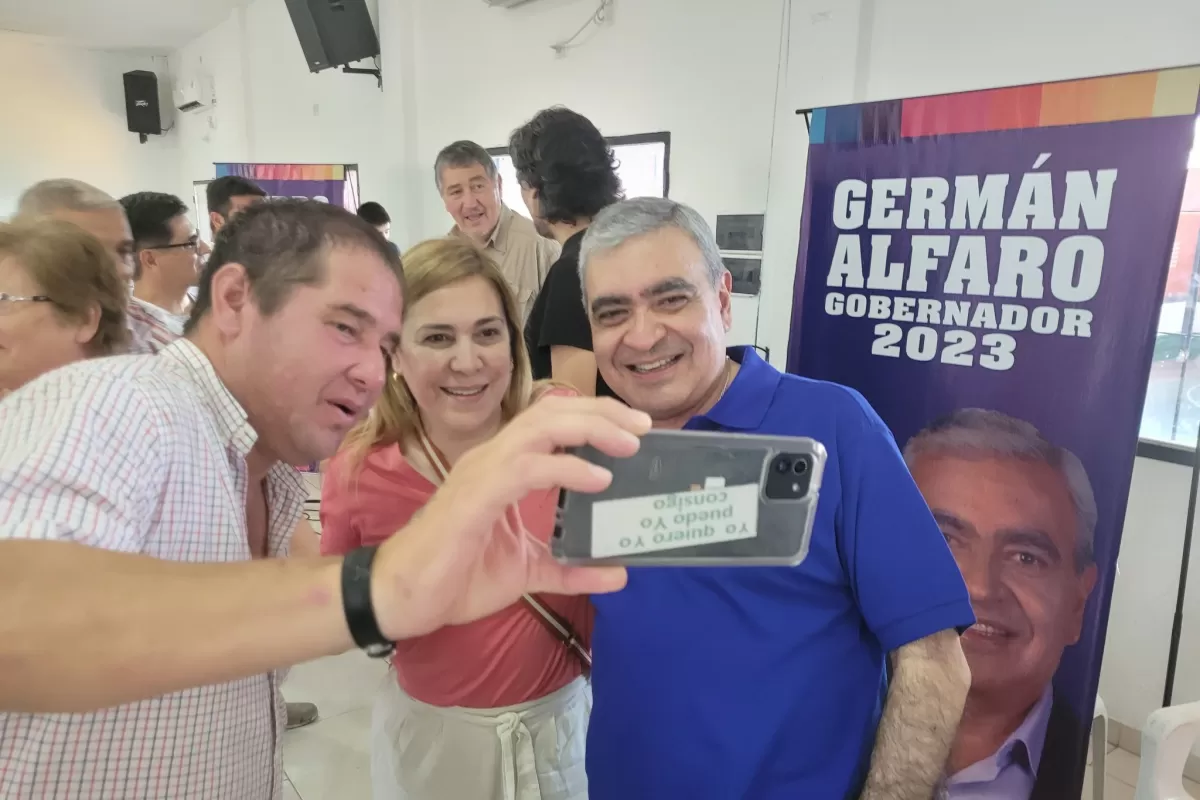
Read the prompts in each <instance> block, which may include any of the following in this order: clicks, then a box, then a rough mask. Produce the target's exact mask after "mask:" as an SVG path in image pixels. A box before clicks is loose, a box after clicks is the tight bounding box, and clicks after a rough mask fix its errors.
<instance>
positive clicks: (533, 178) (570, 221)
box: [509, 107, 621, 397]
mask: <svg viewBox="0 0 1200 800" xmlns="http://www.w3.org/2000/svg"><path fill="white" fill-rule="evenodd" d="M509 154H510V155H511V156H512V160H513V167H514V168H515V169H516V172H517V181H518V182H519V183H520V184H521V196H522V198H524V200H525V206H526V207H527V208H528V209H529V214H530V216H532V217H533V221H534V225H535V226H536V227H537V229H538V233H540V234H542V235H543V236H546V237H549V238H552V239H554V240H556V241H557V242H558V243H559V244H561V245H562V255H561V256H560V257H559V259H558V261H556V262H555V263H554V265H553V266H551V267H550V271H549V272H548V273H547V274H546V280H545V283H544V284H543V285H542V289H541V291H540V292H539V293H538V297H537V300H535V301H534V304H533V308H532V309H531V310H530V313H529V320H528V322H527V323H526V325H525V341H526V344H527V345H528V346H529V360H530V362H531V364H532V366H533V377H534V378H535V379H538V380H541V379H544V378H554V379H555V380H559V381H565V382H567V383H569V384H571V385H572V386H574V387H575V388H576V389H578V390H579V391H580V392H582V393H584V394H595V395H598V396H609V397H615V395H614V394H613V392H612V390H611V389H610V388H609V386H608V384H607V383H605V382H604V379H603V378H602V377H600V375H599V374H598V373H597V372H596V357H595V355H593V353H592V330H591V326H590V323H589V322H588V317H587V311H586V310H585V309H584V307H583V285H582V284H581V283H580V280H579V247H580V244H581V243H582V242H583V233H584V231H586V230H587V227H588V225H589V224H591V221H592V218H593V217H594V216H596V214H598V213H600V211H601V210H602V209H604V208H605V207H606V206H610V205H612V204H613V203H615V202H617V201H618V200H620V199H621V179H620V178H619V177H618V176H617V163H616V159H615V158H614V156H613V152H612V150H611V149H610V148H609V146H608V142H606V141H605V140H604V137H603V136H602V135H601V134H600V131H599V130H598V129H597V128H596V126H595V125H593V124H592V123H591V121H590V120H588V119H587V117H584V116H582V115H580V114H577V113H575V112H574V111H571V110H569V109H566V108H562V107H555V108H548V109H545V110H544V111H539V112H538V113H537V115H536V116H534V118H533V119H531V120H530V121H529V122H527V123H525V124H524V125H522V126H521V127H520V128H517V130H515V131H513V134H512V137H511V139H510V140H509Z"/></svg>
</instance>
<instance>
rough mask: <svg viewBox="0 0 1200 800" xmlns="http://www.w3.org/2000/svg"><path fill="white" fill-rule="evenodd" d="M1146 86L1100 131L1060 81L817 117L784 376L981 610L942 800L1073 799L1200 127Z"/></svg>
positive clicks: (1180, 103) (1187, 107)
mask: <svg viewBox="0 0 1200 800" xmlns="http://www.w3.org/2000/svg"><path fill="white" fill-rule="evenodd" d="M1146 75H1147V76H1149V77H1147V78H1145V79H1144V80H1143V82H1142V84H1139V86H1140V89H1139V91H1140V90H1145V91H1147V92H1148V93H1149V94H1148V97H1149V99H1148V100H1146V101H1145V103H1144V104H1143V106H1142V111H1141V112H1138V113H1135V112H1132V111H1127V112H1121V113H1113V112H1112V109H1111V108H1109V109H1107V111H1106V113H1109V117H1108V121H1100V120H1092V119H1079V120H1075V121H1072V120H1069V119H1068V120H1064V119H1063V117H1064V116H1066V115H1065V114H1064V113H1059V114H1058V115H1057V119H1056V117H1055V114H1054V113H1052V108H1051V106H1050V105H1049V104H1050V102H1051V100H1052V99H1053V98H1054V97H1055V96H1056V94H1055V93H1056V92H1057V93H1059V94H1060V95H1061V93H1062V92H1063V89H1062V88H1061V85H1058V84H1047V85H1045V86H1038V87H1021V88H1020V89H1019V90H997V91H996V92H990V93H982V92H981V93H971V94H964V95H949V96H945V97H941V98H924V99H922V100H920V101H901V102H896V103H879V104H869V105H864V106H848V107H839V108H830V109H817V110H816V111H815V112H814V115H813V121H812V128H811V131H812V135H811V137H810V148H809V155H808V179H807V184H806V188H805V193H806V198H805V199H806V202H805V210H804V219H803V222H802V226H803V227H802V233H801V252H800V256H799V265H798V270H797V277H796V287H795V305H794V312H793V323H792V325H793V329H792V335H791V341H790V345H789V348H790V349H789V353H788V369H789V371H791V372H795V373H798V374H800V375H805V376H809V377H813V378H819V379H823V380H829V381H834V382H837V383H841V384H845V385H848V386H851V387H853V388H855V389H857V390H858V391H860V392H862V394H863V395H864V396H865V397H866V398H867V400H868V401H869V402H870V403H871V404H872V406H874V408H875V409H876V410H877V411H878V412H879V414H880V415H881V416H882V418H883V419H884V421H885V422H886V423H887V424H888V425H889V426H890V428H891V429H892V432H893V433H894V435H895V437H896V441H897V444H898V446H899V447H900V448H901V449H902V450H904V451H905V458H906V461H907V462H908V464H909V467H910V470H911V471H912V473H913V477H914V479H915V480H916V482H917V485H918V487H919V488H920V489H921V491H922V493H923V494H924V496H925V499H926V501H927V502H928V503H929V505H930V507H931V509H932V510H933V512H934V515H935V517H936V518H937V519H938V522H939V524H940V525H941V528H942V531H943V533H944V534H945V535H946V538H947V542H948V544H949V547H950V549H951V551H952V552H953V553H954V555H955V558H956V560H957V562H958V564H959V567H960V569H961V570H962V572H963V577H964V579H965V581H966V583H967V586H968V589H969V590H970V592H971V599H972V604H973V605H974V607H975V612H976V616H977V618H978V620H979V622H978V623H977V625H976V626H974V627H973V628H972V629H970V630H969V631H967V632H966V633H965V634H964V635H963V637H962V642H963V649H964V652H965V653H966V654H967V659H968V662H969V663H970V665H971V671H972V687H971V692H970V695H969V696H968V701H967V703H968V714H967V715H965V716H964V719H965V720H968V721H967V722H964V726H967V725H977V726H978V727H975V728H973V729H971V730H969V731H964V729H963V728H961V727H960V730H959V737H958V739H957V740H956V743H955V746H954V748H953V751H952V752H951V757H950V762H949V767H948V768H947V779H946V787H945V788H946V792H947V794H946V796H947V797H948V798H950V800H955V798H982V797H988V798H1004V800H1008V799H1009V798H1020V799H1021V800H1024V799H1025V798H1030V797H1033V798H1039V800H1040V799H1041V798H1053V799H1054V800H1060V798H1067V797H1079V793H1080V791H1081V789H1082V784H1083V777H1084V770H1085V754H1086V751H1087V745H1088V732H1089V729H1090V725H1091V721H1092V716H1093V705H1094V703H1095V695H1096V690H1097V686H1098V683H1099V677H1100V664H1101V655H1102V652H1103V648H1104V632H1105V628H1106V626H1107V620H1108V609H1109V602H1110V599H1111V593H1112V581H1113V576H1114V572H1115V565H1116V558H1117V552H1118V549H1119V544H1120V536H1121V527H1122V522H1123V518H1124V515H1125V506H1126V500H1127V496H1128V491H1129V483H1130V479H1131V476H1132V471H1133V460H1134V455H1135V451H1136V446H1137V435H1138V425H1139V421H1140V418H1141V410H1142V404H1143V401H1144V397H1145V389H1146V383H1147V377H1148V374H1149V370H1150V360H1151V354H1152V348H1153V343H1154V336H1155V328H1156V323H1157V319H1158V314H1159V308H1160V305H1161V302H1162V297H1163V289H1164V282H1165V280H1166V271H1167V265H1168V261H1169V257H1170V251H1171V246H1172V241H1173V237H1174V231H1175V227H1176V224H1177V221H1178V216H1179V207H1180V202H1181V198H1182V193H1183V185H1184V180H1185V176H1186V163H1187V155H1188V152H1189V150H1190V148H1191V145H1192V138H1193V135H1194V131H1195V111H1196V98H1197V86H1196V81H1193V82H1192V83H1190V84H1189V85H1188V86H1187V87H1185V90H1184V91H1183V92H1182V97H1183V99H1182V100H1181V99H1180V95H1181V93H1180V92H1178V91H1176V90H1177V89H1178V86H1177V85H1176V84H1178V83H1179V82H1178V81H1176V82H1175V83H1171V77H1170V75H1171V74H1170V73H1169V72H1164V73H1147V74H1146ZM1161 75H1167V76H1168V79H1163V78H1158V77H1157V76H1161ZM1135 77H1141V76H1135ZM1125 78H1128V76H1122V79H1125ZM1156 78H1157V83H1156ZM1111 80H1115V79H1097V81H1096V83H1102V82H1103V81H1111ZM1077 83H1084V82H1077ZM1128 85H1129V81H1128V80H1126V83H1125V89H1124V90H1123V91H1125V94H1124V95H1122V97H1123V98H1129V97H1133V96H1134V95H1133V94H1131V92H1132V90H1130V89H1128ZM1068 86H1074V84H1070V85H1068ZM1164 87H1166V88H1164ZM1156 90H1157V91H1158V94H1157V95H1155V91H1156ZM1168 90H1170V91H1171V92H1175V93H1174V94H1172V95H1171V96H1170V97H1169V98H1166V94H1165V93H1166V92H1168ZM1072 91H1074V89H1072ZM1189 91H1190V95H1189V94H1188V92H1189ZM1003 92H1010V93H1011V94H1009V95H1004V96H1003V97H999V99H997V97H998V96H999V95H1000V94H1001V93H1003ZM1101 94H1102V92H1101ZM983 95H988V96H987V97H984V96H983ZM1164 98H1166V99H1164ZM1135 99H1136V98H1135ZM1168 99H1169V100H1170V101H1171V102H1173V103H1174V105H1173V106H1170V107H1169V108H1168V104H1167V100H1168ZM1018 102H1020V103H1025V104H1026V105H1025V106H1024V107H1022V108H1015V105H1014V104H1016V103H1018ZM1130 102H1132V101H1130ZM1005 104H1007V105H1005ZM1096 105H1097V106H1100V105H1101V104H1099V103H1097V104H1096ZM1014 108H1015V110H1014ZM1164 108H1168V111H1170V110H1172V109H1173V110H1174V113H1160V112H1163V110H1164ZM1118 110H1119V109H1118ZM1152 114H1153V115H1152ZM922 115H923V116H922ZM1114 117H1117V118H1114ZM1166 646H1167V643H1166V642H1164V643H1163V647H1164V649H1165V648H1166Z"/></svg>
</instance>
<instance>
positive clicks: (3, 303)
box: [0, 292, 54, 314]
mask: <svg viewBox="0 0 1200 800" xmlns="http://www.w3.org/2000/svg"><path fill="white" fill-rule="evenodd" d="M53 302H54V299H53V298H51V297H49V296H47V295H44V294H31V295H28V296H22V295H19V294H9V293H8V292H0V314H6V313H8V312H9V311H10V310H12V309H15V308H16V307H17V305H18V304H20V303H53Z"/></svg>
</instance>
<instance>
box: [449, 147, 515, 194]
mask: <svg viewBox="0 0 1200 800" xmlns="http://www.w3.org/2000/svg"><path fill="white" fill-rule="evenodd" d="M476 164H478V165H479V166H481V167H483V168H484V170H485V171H486V172H487V176H488V177H489V178H491V179H492V180H493V181H494V180H496V176H497V175H499V174H500V173H499V172H498V171H497V170H496V162H495V160H493V159H492V156H491V154H490V153H488V151H487V150H484V149H483V148H482V147H480V146H479V145H477V144H475V142H472V141H468V140H466V139H463V140H461V141H457V142H453V143H452V144H448V145H446V146H445V147H443V148H442V152H440V153H438V155H437V158H436V159H434V162H433V180H434V181H435V182H436V183H437V188H438V191H439V192H440V191H441V190H442V170H444V169H445V168H446V167H472V166H474V165H476Z"/></svg>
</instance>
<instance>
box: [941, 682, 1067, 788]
mask: <svg viewBox="0 0 1200 800" xmlns="http://www.w3.org/2000/svg"><path fill="white" fill-rule="evenodd" d="M1053 709H1054V690H1053V689H1052V688H1051V687H1050V686H1047V687H1046V689H1045V691H1043V692H1042V696H1041V697H1040V698H1039V699H1038V701H1037V702H1036V703H1034V705H1033V708H1031V709H1030V710H1029V713H1028V714H1026V715H1025V719H1024V720H1022V721H1021V724H1020V725H1019V726H1017V729H1016V730H1015V731H1013V732H1012V733H1011V734H1009V736H1008V738H1007V739H1005V740H1004V743H1003V744H1001V745H1000V747H999V748H997V749H996V752H995V753H993V754H992V755H990V756H988V757H987V758H985V759H983V760H981V761H977V762H976V763H974V764H971V765H970V766H967V767H964V768H963V769H962V770H960V771H959V772H958V773H956V774H954V775H951V776H950V778H949V780H948V781H947V785H948V786H955V785H960V784H968V783H991V782H993V781H995V780H996V779H997V778H998V777H1000V773H1001V772H1002V771H1003V770H1004V769H1005V768H1006V767H1008V766H1009V765H1010V764H1014V763H1015V764H1017V765H1018V766H1020V768H1021V769H1023V770H1025V771H1026V772H1028V773H1029V774H1030V775H1032V776H1033V777H1034V779H1035V780H1036V778H1037V773H1038V768H1039V767H1040V766H1041V764H1042V752H1043V750H1045V744H1046V730H1047V728H1048V727H1049V724H1050V713H1051V712H1052V711H1053Z"/></svg>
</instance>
